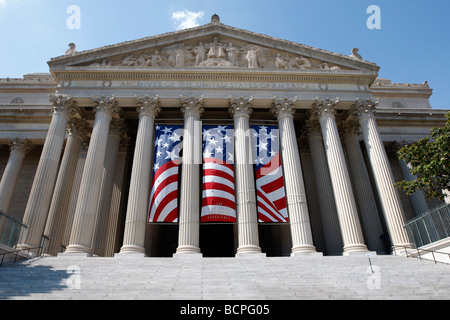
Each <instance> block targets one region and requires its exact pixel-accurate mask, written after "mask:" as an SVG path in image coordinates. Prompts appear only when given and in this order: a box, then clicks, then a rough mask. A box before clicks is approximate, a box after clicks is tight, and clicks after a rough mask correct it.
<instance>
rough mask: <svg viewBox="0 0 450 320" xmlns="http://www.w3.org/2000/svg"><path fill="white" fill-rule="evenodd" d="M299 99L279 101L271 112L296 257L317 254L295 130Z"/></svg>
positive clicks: (293, 253)
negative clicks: (281, 162) (278, 132)
mask: <svg viewBox="0 0 450 320" xmlns="http://www.w3.org/2000/svg"><path fill="white" fill-rule="evenodd" d="M294 103H295V99H292V100H291V99H287V98H285V99H278V98H275V100H274V102H273V106H272V109H271V112H272V113H273V114H274V115H275V116H276V117H277V119H278V126H279V130H280V140H281V153H282V154H281V158H282V161H283V169H284V180H285V187H286V200H287V207H288V213H289V224H290V227H291V234H292V255H295V254H296V253H311V252H316V248H315V247H314V245H313V238H312V231H311V223H310V220H309V213H308V204H307V201H306V191H305V184H304V181H303V173H302V166H301V163H300V154H299V152H298V146H297V139H296V137H295V128H294V120H293V119H294V113H295V109H294Z"/></svg>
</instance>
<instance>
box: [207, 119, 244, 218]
mask: <svg viewBox="0 0 450 320" xmlns="http://www.w3.org/2000/svg"><path fill="white" fill-rule="evenodd" d="M201 222H236V202H235V193H234V151H233V127H232V126H211V125H204V126H203V192H202V214H201Z"/></svg>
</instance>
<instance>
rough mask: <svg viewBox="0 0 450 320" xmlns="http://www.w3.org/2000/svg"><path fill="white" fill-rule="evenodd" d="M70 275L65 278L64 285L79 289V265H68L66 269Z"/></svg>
mask: <svg viewBox="0 0 450 320" xmlns="http://www.w3.org/2000/svg"><path fill="white" fill-rule="evenodd" d="M66 272H67V274H70V276H69V277H68V278H67V279H66V286H67V288H68V289H72V290H73V289H76V290H79V289H81V269H80V267H79V266H76V265H72V266H68V267H67V270H66Z"/></svg>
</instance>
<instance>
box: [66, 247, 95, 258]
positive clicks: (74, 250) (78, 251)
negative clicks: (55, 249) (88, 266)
mask: <svg viewBox="0 0 450 320" xmlns="http://www.w3.org/2000/svg"><path fill="white" fill-rule="evenodd" d="M61 255H65V256H66V255H67V256H68V255H75V256H83V255H85V256H87V257H92V249H91V248H88V247H86V246H83V245H80V244H74V245H69V246H68V247H67V249H66V251H65V252H63V253H62V254H61ZM58 256H59V254H58Z"/></svg>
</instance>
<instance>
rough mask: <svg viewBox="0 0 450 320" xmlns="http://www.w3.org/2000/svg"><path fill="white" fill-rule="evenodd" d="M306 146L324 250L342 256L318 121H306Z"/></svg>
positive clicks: (337, 223)
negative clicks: (312, 172)
mask: <svg viewBox="0 0 450 320" xmlns="http://www.w3.org/2000/svg"><path fill="white" fill-rule="evenodd" d="M306 129H307V132H308V144H309V150H310V152H311V158H312V163H313V168H314V177H315V182H316V183H315V184H316V189H317V193H318V194H319V196H318V198H319V201H318V202H319V210H320V218H321V220H322V225H323V235H324V240H325V248H326V252H327V254H328V255H340V254H342V247H343V246H344V245H343V243H342V236H341V230H340V228H339V219H338V214H337V210H336V201H335V200H334V194H333V186H332V184H331V178H330V170H329V169H328V163H327V156H326V154H325V149H324V148H323V140H322V135H321V131H320V124H319V122H318V121H307V122H306Z"/></svg>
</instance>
